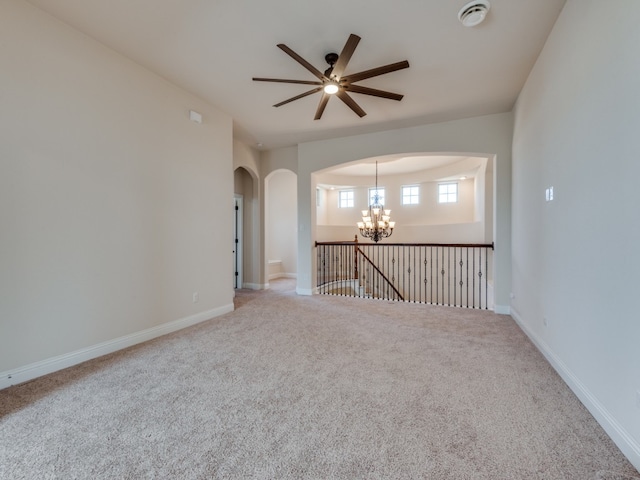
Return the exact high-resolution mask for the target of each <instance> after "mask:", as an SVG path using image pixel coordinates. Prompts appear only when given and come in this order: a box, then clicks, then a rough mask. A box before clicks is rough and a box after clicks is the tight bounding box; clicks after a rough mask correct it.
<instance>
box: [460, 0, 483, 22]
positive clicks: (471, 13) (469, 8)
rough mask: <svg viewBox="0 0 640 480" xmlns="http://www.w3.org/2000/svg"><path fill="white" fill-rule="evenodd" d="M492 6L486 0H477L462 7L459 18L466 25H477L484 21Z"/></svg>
mask: <svg viewBox="0 0 640 480" xmlns="http://www.w3.org/2000/svg"><path fill="white" fill-rule="evenodd" d="M490 8H491V5H490V4H489V2H487V1H486V0H475V1H473V2H470V3H467V4H466V5H465V6H464V7H462V8H461V9H460V11H459V12H458V19H459V20H460V22H461V23H462V25H464V26H465V27H475V26H476V25H479V24H481V23H482V21H483V20H484V19H485V17H486V16H487V13H488V12H489V9H490Z"/></svg>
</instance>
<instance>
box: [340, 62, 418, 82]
mask: <svg viewBox="0 0 640 480" xmlns="http://www.w3.org/2000/svg"><path fill="white" fill-rule="evenodd" d="M403 68H409V62H407V61H406V60H403V61H402V62H397V63H391V64H389V65H384V66H382V67H377V68H372V69H371V70H365V71H364V72H360V73H354V74H353V75H347V76H346V77H342V80H346V81H347V82H349V83H355V82H359V81H360V80H364V79H366V78H371V77H377V76H378V75H384V74H385V73H391V72H395V71H396V70H402V69H403Z"/></svg>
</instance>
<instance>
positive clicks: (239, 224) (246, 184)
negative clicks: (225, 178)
mask: <svg viewBox="0 0 640 480" xmlns="http://www.w3.org/2000/svg"><path fill="white" fill-rule="evenodd" d="M233 183H234V189H233V192H234V209H235V208H237V209H238V210H235V211H234V217H233V218H234V220H233V221H234V233H235V235H234V238H233V239H232V242H233V245H232V254H233V264H234V271H233V272H232V276H233V284H234V288H245V287H246V286H247V285H251V284H252V283H255V282H256V281H257V280H256V279H255V272H254V270H255V268H254V265H255V264H256V259H255V254H256V250H255V248H254V247H253V245H254V243H255V240H256V237H258V232H257V231H256V228H255V223H256V213H257V210H258V209H257V203H258V198H257V195H256V183H255V180H254V177H253V175H252V174H251V173H250V172H249V171H248V170H246V169H245V168H243V167H239V168H237V169H235V171H234V172H233Z"/></svg>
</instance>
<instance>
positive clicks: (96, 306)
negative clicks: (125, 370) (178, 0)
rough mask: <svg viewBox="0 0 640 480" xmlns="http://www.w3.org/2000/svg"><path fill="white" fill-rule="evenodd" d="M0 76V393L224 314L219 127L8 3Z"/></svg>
mask: <svg viewBox="0 0 640 480" xmlns="http://www.w3.org/2000/svg"><path fill="white" fill-rule="evenodd" d="M0 65H2V67H1V73H0V92H2V93H1V94H0V225H2V227H1V230H0V245H1V248H0V265H1V268H0V296H1V298H0V332H1V333H0V372H4V373H2V378H0V386H3V385H4V386H6V385H7V383H9V384H10V383H11V382H14V381H20V380H24V379H25V375H26V376H28V374H27V373H25V374H24V375H22V376H20V375H17V376H15V375H11V374H12V373H15V370H16V369H18V370H20V369H23V370H24V367H25V366H27V365H32V364H34V363H36V362H46V361H47V360H48V359H52V358H60V356H67V357H65V358H67V360H68V361H69V362H72V361H73V360H70V358H71V357H69V355H70V354H71V353H72V352H79V351H85V353H86V355H85V356H84V357H82V356H78V357H74V358H77V359H79V360H82V359H85V358H86V357H87V356H91V355H92V353H87V349H91V348H93V347H95V346H96V345H102V346H103V347H104V348H102V347H101V348H102V349H97V350H94V351H93V353H95V354H100V353H104V351H105V350H104V349H105V348H111V347H113V348H116V347H117V346H118V345H120V346H122V344H118V343H117V341H118V339H122V338H123V337H127V338H128V339H129V340H128V341H130V342H135V341H139V340H142V339H144V338H143V337H144V335H142V336H136V335H139V334H140V332H147V334H145V335H147V337H148V335H150V334H151V333H149V331H150V330H153V331H154V332H158V331H159V330H154V329H158V328H159V327H161V326H166V325H167V324H169V323H171V322H180V321H183V322H187V323H188V322H194V321H200V320H204V319H206V318H210V317H211V316H214V315H216V314H219V313H221V312H223V311H228V310H230V309H232V308H233V303H232V297H233V290H232V283H231V281H230V280H229V277H228V275H220V273H219V272H220V271H223V272H230V271H231V269H232V264H231V260H232V259H231V255H228V256H220V254H219V251H221V250H223V251H226V250H228V249H229V246H230V239H231V236H232V233H231V220H232V208H231V206H232V199H233V191H232V189H233V188H232V185H233V176H232V122H231V118H230V117H228V116H227V115H226V114H223V113H221V112H220V111H218V110H216V109H215V108H213V107H211V106H210V105H208V104H207V103H205V102H204V101H202V100H200V99H198V98H196V97H194V96H193V95H190V94H188V93H186V92H185V91H183V90H180V89H179V88H177V87H175V86H173V85H171V84H169V83H168V82H167V81H165V80H164V79H162V78H160V77H158V76H156V75H154V74H152V73H150V72H149V71H147V70H145V69H143V68H141V67H140V66H138V65H136V64H134V63H133V62H131V61H130V60H128V59H126V58H124V57H122V56H120V55H118V54H116V53H115V52H113V51H111V50H109V49H107V48H105V47H104V46H103V45H102V44H100V43H98V42H95V41H93V40H91V39H90V38H88V37H86V36H84V35H82V34H80V33H79V32H77V31H75V30H73V29H71V28H69V27H67V26H66V25H64V24H62V23H60V22H58V21H57V20H54V19H53V18H51V17H50V16H48V15H46V14H44V13H43V12H41V11H40V10H38V9H36V8H34V7H32V6H31V5H29V4H28V3H26V2H23V1H21V0H3V1H2V2H0ZM190 109H193V110H196V111H198V112H200V113H201V114H202V115H203V119H204V122H203V124H201V125H198V124H196V123H193V122H191V121H189V117H188V112H189V110H190ZM194 292H198V295H199V300H198V302H197V303H194V302H193V293H194ZM163 328H164V327H163ZM134 337H135V338H134ZM109 342H112V343H113V342H115V343H113V345H112V343H109ZM106 344H109V345H110V346H105V345H106ZM71 356H72V355H71ZM56 365H58V366H60V365H62V364H60V363H58V364H56ZM50 367H51V368H55V365H50ZM47 368H49V367H47V366H43V365H40V370H38V371H37V372H36V371H34V372H32V373H36V374H37V373H43V372H45V371H46V369H47ZM43 369H44V370H43ZM9 376H12V378H11V379H10V378H9Z"/></svg>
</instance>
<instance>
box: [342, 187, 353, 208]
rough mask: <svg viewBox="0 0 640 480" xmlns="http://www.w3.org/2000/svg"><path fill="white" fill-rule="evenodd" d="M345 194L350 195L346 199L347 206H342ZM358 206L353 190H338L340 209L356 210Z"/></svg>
mask: <svg viewBox="0 0 640 480" xmlns="http://www.w3.org/2000/svg"><path fill="white" fill-rule="evenodd" d="M343 194H347V195H349V197H347V198H345V200H346V203H347V205H343V204H342V200H343ZM355 205H356V195H355V191H354V190H353V189H344V190H338V208H354V207H355Z"/></svg>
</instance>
